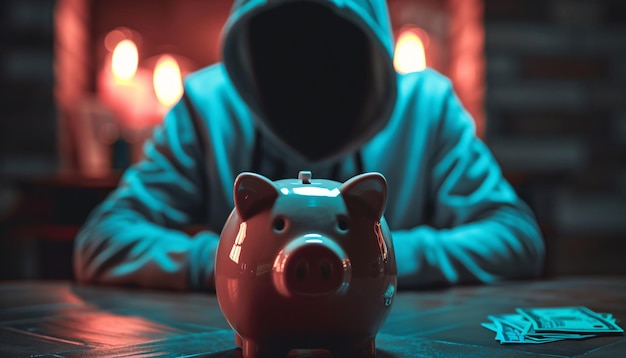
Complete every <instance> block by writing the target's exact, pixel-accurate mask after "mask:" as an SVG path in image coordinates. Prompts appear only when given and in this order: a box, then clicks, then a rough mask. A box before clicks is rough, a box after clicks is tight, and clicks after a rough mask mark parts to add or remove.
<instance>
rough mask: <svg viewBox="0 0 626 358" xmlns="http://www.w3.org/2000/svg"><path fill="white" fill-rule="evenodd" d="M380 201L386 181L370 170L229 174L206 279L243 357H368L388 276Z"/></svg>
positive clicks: (390, 295)
mask: <svg viewBox="0 0 626 358" xmlns="http://www.w3.org/2000/svg"><path fill="white" fill-rule="evenodd" d="M386 200H387V182H386V180H385V178H384V176H383V175H382V174H380V173H374V172H372V173H365V174H360V175H357V176H355V177H353V178H351V179H349V180H348V181H346V182H345V183H340V182H337V181H333V180H327V179H314V178H313V176H312V173H311V172H310V171H301V172H300V173H299V174H298V177H297V179H296V178H294V179H283V180H278V181H271V180H269V179H268V178H266V177H264V176H262V175H259V174H255V173H249V172H244V173H241V174H239V175H238V176H237V178H236V179H235V183H234V204H235V208H234V209H233V211H232V212H231V214H230V216H229V218H228V220H227V222H226V224H225V225H224V228H223V230H222V233H221V236H220V243H219V246H218V250H217V256H216V260H215V285H216V294H217V299H218V303H219V306H220V309H221V310H222V312H223V314H224V316H225V317H226V319H227V321H228V323H229V324H230V325H231V327H232V328H233V330H234V331H235V343H236V345H237V346H238V347H239V348H241V349H242V354H243V356H244V357H281V356H282V357H286V356H287V355H288V353H289V352H290V351H292V350H294V349H298V350H300V349H305V350H311V349H316V350H317V349H323V350H326V351H329V352H330V353H331V354H332V355H333V356H346V357H354V356H360V357H362V356H366V357H371V356H374V355H375V353H376V348H375V347H376V345H375V338H376V334H377V333H378V331H379V329H380V327H381V326H382V324H383V323H384V321H385V320H386V318H387V316H388V314H389V311H390V309H391V306H392V303H393V299H394V297H395V292H396V283H397V268H396V261H395V254H394V249H393V243H392V241H391V231H390V230H389V228H388V226H387V223H386V221H385V218H384V215H383V214H384V211H385V205H386ZM372 267H375V268H376V269H375V270H372Z"/></svg>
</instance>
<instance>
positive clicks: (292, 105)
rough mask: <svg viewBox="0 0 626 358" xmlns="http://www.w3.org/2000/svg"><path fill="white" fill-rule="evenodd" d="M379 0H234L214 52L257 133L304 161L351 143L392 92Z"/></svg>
mask: <svg viewBox="0 0 626 358" xmlns="http://www.w3.org/2000/svg"><path fill="white" fill-rule="evenodd" d="M392 54H393V35H392V32H391V26H390V22H389V16H388V12H387V5H386V2H385V0H236V1H235V2H234V4H233V7H232V10H231V14H230V17H229V19H228V21H227V22H226V25H225V27H224V29H223V33H222V57H223V62H224V65H225V67H226V71H227V73H228V75H229V77H230V79H231V80H232V82H233V84H234V86H235V88H236V90H237V92H238V93H239V95H240V96H241V97H242V98H243V100H244V101H245V102H246V104H247V105H248V106H249V107H250V109H251V111H252V112H253V115H254V117H255V120H256V121H257V122H258V123H257V125H258V128H259V131H260V132H261V134H262V136H263V137H266V138H269V139H270V141H271V142H272V143H276V145H277V146H278V147H279V149H280V150H281V151H283V152H284V153H286V154H293V155H296V156H299V157H300V159H305V160H307V161H310V162H320V161H325V160H334V159H336V158H337V157H340V156H343V155H345V154H347V153H349V152H352V151H354V150H356V149H357V148H358V147H359V146H360V145H362V144H363V143H365V142H366V141H368V140H369V139H371V138H372V137H373V136H374V135H375V134H376V133H377V132H378V131H380V130H381V129H382V128H383V127H384V126H385V125H386V124H387V122H388V120H389V117H390V116H391V112H392V111H393V107H394V105H395V99H396V73H395V71H394V68H393V62H392Z"/></svg>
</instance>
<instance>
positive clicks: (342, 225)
mask: <svg viewBox="0 0 626 358" xmlns="http://www.w3.org/2000/svg"><path fill="white" fill-rule="evenodd" d="M349 227H350V225H349V224H348V219H347V218H346V217H343V216H340V217H338V218H337V228H338V229H339V231H348V228H349Z"/></svg>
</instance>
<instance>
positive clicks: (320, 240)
mask: <svg viewBox="0 0 626 358" xmlns="http://www.w3.org/2000/svg"><path fill="white" fill-rule="evenodd" d="M272 271H273V281H274V286H275V287H276V289H277V291H278V292H279V293H281V294H282V295H284V296H286V297H291V296H324V295H330V294H335V293H340V292H342V291H343V290H345V289H346V288H347V287H348V285H349V282H350V274H351V267H350V260H349V258H348V256H347V255H346V253H345V252H344V251H343V249H342V248H341V247H340V246H339V245H338V244H337V243H336V242H334V241H333V240H331V239H329V238H327V237H325V236H322V235H319V234H307V235H304V236H302V237H299V238H296V239H294V240H292V241H291V242H289V243H288V244H287V245H286V246H285V247H284V248H283V249H282V250H281V251H280V252H279V254H278V256H277V257H276V260H275V261H274V265H273V268H272Z"/></svg>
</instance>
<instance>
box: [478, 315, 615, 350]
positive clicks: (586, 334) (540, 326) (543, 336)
mask: <svg viewBox="0 0 626 358" xmlns="http://www.w3.org/2000/svg"><path fill="white" fill-rule="evenodd" d="M531 317H532V318H531ZM488 318H489V319H490V320H491V322H483V323H482V324H481V325H482V326H483V327H485V328H487V329H489V330H490V331H493V332H495V333H496V337H495V339H496V340H499V341H500V343H502V344H505V343H528V344H540V343H550V342H556V341H562V340H565V339H584V338H591V337H595V336H597V335H601V334H611V333H613V334H614V333H617V332H623V330H622V329H621V327H619V326H618V325H617V323H616V319H615V318H614V317H613V315H612V314H610V313H597V312H594V311H592V310H590V309H588V308H586V307H583V306H575V307H546V308H519V309H517V311H516V312H515V313H506V314H498V315H490V316H488ZM546 327H558V329H556V330H555V329H552V328H550V329H548V328H546Z"/></svg>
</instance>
